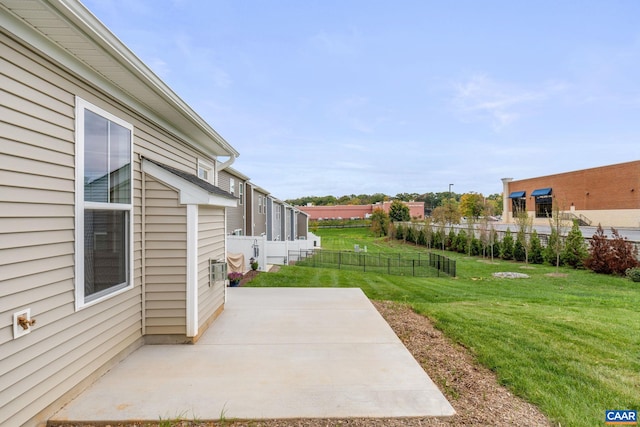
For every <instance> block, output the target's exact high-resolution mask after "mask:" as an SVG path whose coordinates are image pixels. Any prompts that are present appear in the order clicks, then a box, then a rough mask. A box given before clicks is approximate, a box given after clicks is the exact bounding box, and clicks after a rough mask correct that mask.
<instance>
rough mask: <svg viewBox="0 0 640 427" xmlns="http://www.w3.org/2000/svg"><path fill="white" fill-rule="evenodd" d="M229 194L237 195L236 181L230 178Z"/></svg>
mask: <svg viewBox="0 0 640 427" xmlns="http://www.w3.org/2000/svg"><path fill="white" fill-rule="evenodd" d="M229 193H231V194H233V195H234V196H235V195H236V180H235V179H233V178H229Z"/></svg>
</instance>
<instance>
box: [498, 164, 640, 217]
mask: <svg viewBox="0 0 640 427" xmlns="http://www.w3.org/2000/svg"><path fill="white" fill-rule="evenodd" d="M502 182H503V186H504V211H503V212H504V213H503V221H504V222H506V223H513V222H514V212H516V215H517V212H518V211H526V212H527V214H528V215H529V216H530V217H532V218H533V219H534V224H539V225H545V224H549V218H550V217H551V216H552V213H553V211H554V209H558V210H559V212H561V213H562V214H563V215H564V217H565V218H566V219H575V220H577V221H579V223H580V224H581V225H594V226H595V225H598V224H600V225H602V226H603V227H631V228H637V227H640V160H636V161H632V162H627V163H620V164H615V165H609V166H601V167H596V168H590V169H583V170H578V171H573V172H565V173H559V174H555V175H547V176H542V177H537V178H528V179H522V180H517V181H514V180H513V179H512V178H503V179H502ZM556 206H557V208H556Z"/></svg>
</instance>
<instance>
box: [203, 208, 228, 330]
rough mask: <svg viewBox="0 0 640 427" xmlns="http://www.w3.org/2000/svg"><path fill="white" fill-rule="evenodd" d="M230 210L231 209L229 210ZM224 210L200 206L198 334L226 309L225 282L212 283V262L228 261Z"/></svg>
mask: <svg viewBox="0 0 640 427" xmlns="http://www.w3.org/2000/svg"><path fill="white" fill-rule="evenodd" d="M227 209H228V208H227ZM224 220H225V213H224V208H216V207H209V206H199V209H198V309H199V310H198V323H199V325H200V328H199V331H198V335H200V334H201V333H202V332H203V331H204V330H205V329H206V327H207V326H208V325H209V324H210V323H211V322H212V321H213V320H214V319H215V318H216V317H217V316H218V314H220V312H221V311H222V308H223V307H224V292H225V286H226V283H225V281H224V280H222V281H218V282H210V280H209V260H224V259H225V232H224V229H225V226H224Z"/></svg>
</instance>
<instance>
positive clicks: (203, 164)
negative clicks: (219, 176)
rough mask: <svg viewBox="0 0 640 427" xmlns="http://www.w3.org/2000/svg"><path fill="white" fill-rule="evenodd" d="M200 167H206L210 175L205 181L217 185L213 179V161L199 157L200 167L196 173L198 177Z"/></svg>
mask: <svg viewBox="0 0 640 427" xmlns="http://www.w3.org/2000/svg"><path fill="white" fill-rule="evenodd" d="M200 169H205V170H206V171H207V173H208V175H209V177H208V179H206V180H205V181H207V182H209V183H211V184H214V185H215V182H214V179H213V171H214V167H213V163H211V162H209V161H207V160H204V159H198V169H197V173H196V175H197V176H198V178H200Z"/></svg>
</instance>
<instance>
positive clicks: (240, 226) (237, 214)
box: [218, 170, 246, 234]
mask: <svg viewBox="0 0 640 427" xmlns="http://www.w3.org/2000/svg"><path fill="white" fill-rule="evenodd" d="M231 179H233V180H234V190H233V191H231V184H230V182H231ZM240 183H242V184H243V185H245V181H244V180H243V179H241V178H240V177H238V176H235V175H232V174H230V173H229V172H228V171H226V170H222V171H220V172H219V173H218V187H220V188H221V189H223V190H225V191H228V192H230V193H231V194H233V195H234V196H236V197H238V198H239V197H240V194H239V191H240V190H239V185H240ZM245 191H246V190H245ZM244 219H245V204H244V200H242V203H240V201H239V203H238V206H236V207H234V208H227V232H228V233H229V234H231V233H233V232H234V230H241V233H242V234H245V233H246V230H245V225H244Z"/></svg>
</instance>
